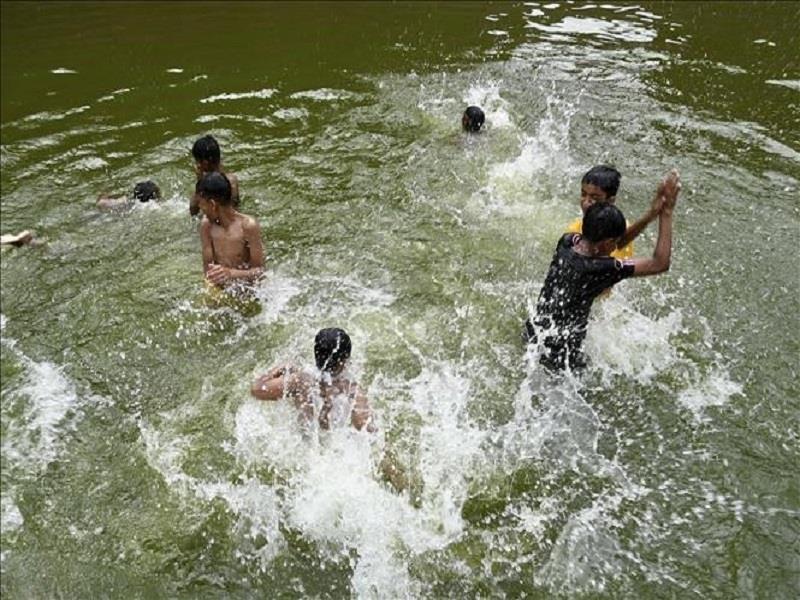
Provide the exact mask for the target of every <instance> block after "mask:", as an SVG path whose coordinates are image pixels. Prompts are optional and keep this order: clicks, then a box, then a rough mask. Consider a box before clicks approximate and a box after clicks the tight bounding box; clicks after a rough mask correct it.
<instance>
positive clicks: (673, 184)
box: [659, 169, 681, 210]
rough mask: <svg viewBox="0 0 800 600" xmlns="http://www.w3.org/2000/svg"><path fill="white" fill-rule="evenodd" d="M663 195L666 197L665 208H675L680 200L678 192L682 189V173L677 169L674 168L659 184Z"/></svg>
mask: <svg viewBox="0 0 800 600" xmlns="http://www.w3.org/2000/svg"><path fill="white" fill-rule="evenodd" d="M659 188H660V189H661V195H662V197H663V199H664V205H663V207H662V210H663V209H665V208H666V209H669V210H672V209H673V208H675V203H676V202H677V201H678V194H679V193H680V191H681V175H680V173H678V170H677V169H672V170H671V171H670V172H669V173H667V175H666V176H665V177H664V180H663V181H662V182H661V185H660V186H659Z"/></svg>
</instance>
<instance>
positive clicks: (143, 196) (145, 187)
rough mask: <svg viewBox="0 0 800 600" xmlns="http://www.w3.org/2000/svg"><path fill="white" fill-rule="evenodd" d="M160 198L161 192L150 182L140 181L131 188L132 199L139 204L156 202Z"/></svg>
mask: <svg viewBox="0 0 800 600" xmlns="http://www.w3.org/2000/svg"><path fill="white" fill-rule="evenodd" d="M160 198H161V190H159V189H158V186H157V185H156V184H155V183H154V182H152V181H150V180H149V179H148V180H147V181H140V182H139V183H137V184H136V185H135V186H134V187H133V199H134V200H138V201H139V202H149V201H150V200H158V199H160Z"/></svg>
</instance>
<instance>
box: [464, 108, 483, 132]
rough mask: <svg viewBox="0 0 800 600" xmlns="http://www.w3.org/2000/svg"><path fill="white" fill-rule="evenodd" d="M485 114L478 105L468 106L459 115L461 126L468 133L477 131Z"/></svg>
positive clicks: (481, 125)
mask: <svg viewBox="0 0 800 600" xmlns="http://www.w3.org/2000/svg"><path fill="white" fill-rule="evenodd" d="M485 120H486V115H484V114H483V111H482V110H481V109H480V107H478V106H468V107H467V110H465V111H464V114H463V115H462V116H461V127H462V128H463V129H464V131H466V132H468V133H477V132H479V131H480V130H481V127H483V122H484V121H485Z"/></svg>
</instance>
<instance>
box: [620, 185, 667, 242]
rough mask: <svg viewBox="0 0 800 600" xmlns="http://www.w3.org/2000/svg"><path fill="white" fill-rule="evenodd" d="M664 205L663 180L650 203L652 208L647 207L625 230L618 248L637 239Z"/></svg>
mask: <svg viewBox="0 0 800 600" xmlns="http://www.w3.org/2000/svg"><path fill="white" fill-rule="evenodd" d="M663 207H664V183H663V182H661V183H660V184H659V186H658V188H657V189H656V193H655V195H654V196H653V201H652V202H651V203H650V208H649V209H647V212H646V213H644V214H643V215H642V216H641V218H639V220H638V221H636V222H635V223H633V225H629V226H628V228H627V229H626V230H625V233H624V234H623V236H622V237H621V238H620V239H619V241H618V242H617V248H624V247H625V246H627V245H628V244H630V243H631V242H632V241H633V240H634V239H636V238H637V237H638V236H639V234H640V233H642V232H643V231H644V230H645V229H646V228H647V226H648V225H649V224H650V223H652V222H653V221H655V220H656V217H657V216H658V215H659V214H660V213H661V209H662V208H663Z"/></svg>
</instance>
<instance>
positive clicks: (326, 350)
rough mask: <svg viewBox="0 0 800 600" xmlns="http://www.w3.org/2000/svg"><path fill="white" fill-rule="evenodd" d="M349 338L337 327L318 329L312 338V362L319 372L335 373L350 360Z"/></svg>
mask: <svg viewBox="0 0 800 600" xmlns="http://www.w3.org/2000/svg"><path fill="white" fill-rule="evenodd" d="M352 349H353V346H352V344H351V343H350V336H349V335H347V333H346V332H345V331H344V329H339V328H338V327H329V328H327V329H320V330H319V332H318V333H317V337H315V338H314V360H315V361H316V363H317V368H318V369H319V370H320V371H326V372H329V373H337V372H339V371H340V370H341V369H342V368H343V367H344V364H345V363H346V362H347V359H349V358H350V352H351V350H352Z"/></svg>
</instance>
